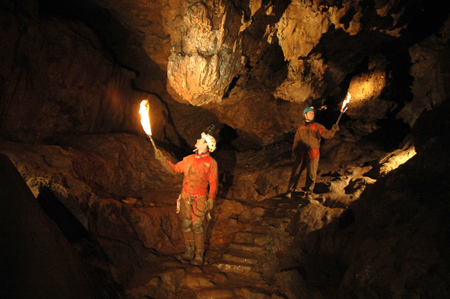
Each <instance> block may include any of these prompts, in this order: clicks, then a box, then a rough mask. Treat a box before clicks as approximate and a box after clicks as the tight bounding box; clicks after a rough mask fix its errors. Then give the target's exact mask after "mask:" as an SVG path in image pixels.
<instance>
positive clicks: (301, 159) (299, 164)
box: [286, 153, 306, 197]
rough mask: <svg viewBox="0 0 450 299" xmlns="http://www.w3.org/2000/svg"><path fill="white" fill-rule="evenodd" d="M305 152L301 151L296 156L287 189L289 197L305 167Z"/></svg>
mask: <svg viewBox="0 0 450 299" xmlns="http://www.w3.org/2000/svg"><path fill="white" fill-rule="evenodd" d="M305 157H306V155H305V154H302V153H299V154H298V155H297V158H295V162H294V166H293V167H292V172H291V177H290V179H289V185H288V189H287V191H286V193H287V195H288V197H289V196H290V195H291V193H292V192H294V191H295V188H297V184H298V180H299V179H300V175H301V173H302V171H303V170H304V169H305Z"/></svg>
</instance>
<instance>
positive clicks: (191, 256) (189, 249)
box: [175, 245, 194, 261]
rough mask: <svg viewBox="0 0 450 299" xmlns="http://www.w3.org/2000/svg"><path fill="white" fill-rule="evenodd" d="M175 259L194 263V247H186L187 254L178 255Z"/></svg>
mask: <svg viewBox="0 0 450 299" xmlns="http://www.w3.org/2000/svg"><path fill="white" fill-rule="evenodd" d="M175 258H176V259H177V260H179V261H192V260H193V259H194V245H186V252H185V253H183V254H177V255H176V256H175Z"/></svg>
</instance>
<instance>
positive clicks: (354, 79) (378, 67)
mask: <svg viewBox="0 0 450 299" xmlns="http://www.w3.org/2000/svg"><path fill="white" fill-rule="evenodd" d="M37 6H38V14H39V15H40V16H41V17H44V18H45V17H46V18H48V19H51V18H54V17H56V18H62V19H65V20H71V21H73V20H76V21H77V22H82V23H83V24H84V25H85V26H86V27H88V28H90V30H92V31H93V32H94V34H95V36H96V37H97V38H98V40H99V43H100V44H101V47H103V48H104V49H105V51H106V52H107V53H108V55H110V56H111V57H112V60H113V61H114V63H115V64H116V65H119V66H120V67H122V68H123V69H125V70H127V71H130V72H131V73H134V75H132V76H131V77H132V81H133V82H132V86H133V89H135V90H137V91H141V92H143V93H144V94H150V95H149V96H150V97H153V98H154V99H155V100H154V102H155V103H156V102H159V103H157V104H156V105H157V106H159V107H165V108H163V109H159V108H158V113H159V116H158V117H157V118H159V119H164V121H161V122H160V125H159V126H157V127H158V128H157V129H156V135H157V136H160V139H166V141H169V142H171V143H173V144H177V145H181V144H182V142H180V140H179V139H181V140H183V142H187V143H188V144H190V143H192V142H193V141H194V140H195V138H197V136H195V135H198V133H199V132H201V131H202V130H203V129H204V128H205V127H207V126H208V125H209V124H211V123H215V124H218V125H219V127H220V126H223V125H225V126H228V127H231V128H232V129H233V130H235V132H236V134H237V136H238V139H240V140H241V141H244V142H241V143H240V144H243V143H247V144H252V145H257V146H265V145H268V144H271V143H274V142H276V141H279V140H280V139H282V138H283V136H285V134H286V133H293V132H294V131H295V129H296V127H297V126H298V124H299V122H300V121H301V120H302V115H301V111H302V110H303V108H305V107H306V106H310V105H314V106H316V108H319V107H321V106H323V105H326V106H327V107H328V110H327V111H326V113H324V115H325V116H327V117H329V118H330V120H329V121H328V123H327V121H325V124H326V125H331V124H332V123H333V120H334V119H336V118H337V116H338V115H339V108H340V105H341V102H342V101H343V99H344V98H345V96H346V94H347V92H349V93H351V94H352V101H353V102H352V104H351V107H352V108H351V109H349V110H348V112H347V115H346V117H345V118H344V120H345V121H347V122H348V124H349V126H353V127H358V128H355V132H359V136H356V139H358V138H361V137H363V136H367V135H369V134H373V133H374V132H375V131H377V130H379V129H380V120H384V119H386V118H391V119H401V121H402V122H403V123H404V124H410V123H411V122H412V121H413V119H414V118H415V117H416V116H417V115H418V114H420V112H421V111H422V110H423V105H412V106H411V105H409V106H408V103H410V102H412V101H413V100H414V95H413V93H412V92H411V85H412V81H413V75H411V72H410V71H411V58H410V53H409V49H410V47H411V46H412V45H414V44H416V43H418V42H420V41H422V40H423V39H424V38H426V37H428V36H430V35H432V34H435V33H437V31H438V29H439V28H440V27H441V26H442V24H443V22H444V21H445V20H446V18H447V15H448V12H445V10H444V11H442V10H440V9H439V8H438V7H436V6H435V5H433V1H432V2H425V1H420V0H415V1H400V0H391V1H381V0H380V1H357V0H355V1H320V0H309V1H300V0H296V1H282V0H275V1H228V0H224V1H164V0H158V1H144V0H134V1H125V0H82V1H77V2H71V3H65V2H60V1H53V0H39V1H38V5H37ZM430 15H433V21H431V22H430V21H427V22H422V21H423V20H424V19H425V18H428V17H429V16H430ZM180 104H181V105H180ZM405 106H407V109H406V110H405V109H404V108H405ZM180 107H181V108H180ZM161 115H162V116H161ZM168 115H169V117H168ZM193 115H194V116H193ZM169 118H170V119H169ZM193 118H195V120H196V123H195V124H192V123H193V122H192V120H193ZM331 119H332V120H331ZM170 122H172V126H173V127H172V128H171V129H170V130H169V129H167V127H165V126H166V125H168V124H169V123H170ZM322 122H324V121H322ZM358 124H362V125H358ZM187 126H192V127H193V128H192V129H186V127H187ZM164 130H165V132H164V133H163V132H160V131H164ZM173 132H176V133H173ZM175 135H177V137H174V136H175Z"/></svg>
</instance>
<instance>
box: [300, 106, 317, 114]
mask: <svg viewBox="0 0 450 299" xmlns="http://www.w3.org/2000/svg"><path fill="white" fill-rule="evenodd" d="M309 111H312V112H314V113H315V112H316V111H315V110H314V107H313V106H311V107H306V108H305V110H303V115H305V114H306V113H308V112H309Z"/></svg>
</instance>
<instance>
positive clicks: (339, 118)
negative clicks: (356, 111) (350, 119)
mask: <svg viewBox="0 0 450 299" xmlns="http://www.w3.org/2000/svg"><path fill="white" fill-rule="evenodd" d="M342 114H343V113H342V112H341V114H339V117H338V119H337V121H336V124H338V123H339V121H340V120H341V117H342Z"/></svg>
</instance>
